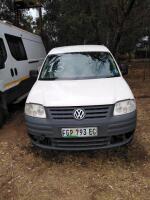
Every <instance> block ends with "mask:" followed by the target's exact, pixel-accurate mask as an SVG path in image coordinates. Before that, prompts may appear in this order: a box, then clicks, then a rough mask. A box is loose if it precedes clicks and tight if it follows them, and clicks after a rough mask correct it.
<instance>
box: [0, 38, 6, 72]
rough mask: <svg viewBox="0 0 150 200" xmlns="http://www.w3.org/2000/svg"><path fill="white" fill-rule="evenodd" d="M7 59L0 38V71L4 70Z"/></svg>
mask: <svg viewBox="0 0 150 200" xmlns="http://www.w3.org/2000/svg"><path fill="white" fill-rule="evenodd" d="M6 59H7V53H6V49H5V45H4V42H3V40H2V39H1V38H0V69H2V68H4V64H5V61H6Z"/></svg>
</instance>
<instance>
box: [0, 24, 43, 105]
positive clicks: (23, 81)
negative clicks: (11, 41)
mask: <svg viewBox="0 0 150 200" xmlns="http://www.w3.org/2000/svg"><path fill="white" fill-rule="evenodd" d="M5 34H9V35H12V36H16V37H19V38H21V40H22V42H23V45H24V48H25V51H26V54H27V59H26V60H20V61H18V60H16V59H15V58H14V57H13V55H12V52H11V51H10V49H9V45H8V41H7V40H6V37H5ZM0 38H2V39H3V40H4V43H5V48H6V51H7V60H6V62H5V68H4V69H0V91H1V92H2V93H3V94H4V96H5V99H6V101H7V103H11V102H12V101H14V100H15V99H16V98H18V97H20V96H21V95H24V94H25V93H28V92H29V90H30V89H31V87H32V85H33V83H34V82H35V79H34V80H33V79H31V78H30V77H29V74H30V71H31V70H33V69H38V68H39V67H40V66H41V65H42V61H43V60H44V58H45V56H46V52H45V48H44V45H43V42H42V40H41V37H40V36H38V35H34V34H32V33H30V32H27V31H24V30H22V29H20V28H18V27H15V26H13V25H10V24H7V23H4V22H2V21H0Z"/></svg>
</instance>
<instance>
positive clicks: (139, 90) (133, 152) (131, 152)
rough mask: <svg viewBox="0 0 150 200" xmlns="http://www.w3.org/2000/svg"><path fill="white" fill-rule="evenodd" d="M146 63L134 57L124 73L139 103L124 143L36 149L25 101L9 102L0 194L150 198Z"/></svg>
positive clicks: (25, 198) (8, 199)
mask: <svg viewBox="0 0 150 200" xmlns="http://www.w3.org/2000/svg"><path fill="white" fill-rule="evenodd" d="M148 65H149V66H148ZM145 66H147V67H145V68H144V64H143V63H142V64H141V63H135V64H133V63H132V64H131V66H130V71H129V75H128V77H127V80H128V83H129V84H130V86H131V88H132V90H133V92H134V94H135V96H136V101H137V109H138V123H137V129H136V132H135V138H134V141H133V143H132V144H131V145H130V146H129V147H128V148H127V147H126V148H125V147H124V148H119V149H114V150H105V151H104V150H103V151H92V152H74V153H71V152H56V151H53V152H52V151H51V152H50V151H49V152H45V151H42V150H38V149H36V148H34V147H33V146H32V145H31V143H30V140H29V138H28V136H27V134H26V127H25V124H24V116H23V103H21V104H19V105H17V106H11V108H10V110H11V111H10V113H11V116H10V119H9V120H8V122H7V123H6V124H5V126H4V127H3V129H1V130H0V200H57V199H58V200H61V199H62V200H130V199H132V200H141V199H142V200H149V199H150V79H149V78H150V77H149V70H148V67H149V69H150V64H148V63H147V64H146V65H145Z"/></svg>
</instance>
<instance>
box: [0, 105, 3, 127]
mask: <svg viewBox="0 0 150 200" xmlns="http://www.w3.org/2000/svg"><path fill="white" fill-rule="evenodd" d="M3 124H4V112H3V109H2V108H1V107H0V128H2V126H3Z"/></svg>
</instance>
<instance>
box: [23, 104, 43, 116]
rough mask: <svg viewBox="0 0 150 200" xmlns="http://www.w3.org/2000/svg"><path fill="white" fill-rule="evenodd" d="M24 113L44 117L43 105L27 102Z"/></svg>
mask: <svg viewBox="0 0 150 200" xmlns="http://www.w3.org/2000/svg"><path fill="white" fill-rule="evenodd" d="M25 114H26V115H28V116H31V117H38V118H46V113H45V109H44V106H42V105H38V104H32V103H27V104H26V105H25Z"/></svg>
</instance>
